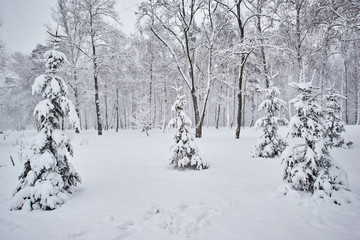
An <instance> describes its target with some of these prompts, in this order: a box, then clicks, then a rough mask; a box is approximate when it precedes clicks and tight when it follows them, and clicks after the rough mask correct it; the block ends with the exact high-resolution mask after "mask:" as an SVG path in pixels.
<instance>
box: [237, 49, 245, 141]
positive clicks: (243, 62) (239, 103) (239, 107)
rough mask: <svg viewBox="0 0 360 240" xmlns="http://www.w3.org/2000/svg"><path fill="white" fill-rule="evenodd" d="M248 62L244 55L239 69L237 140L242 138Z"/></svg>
mask: <svg viewBox="0 0 360 240" xmlns="http://www.w3.org/2000/svg"><path fill="white" fill-rule="evenodd" d="M245 62H246V58H245V56H244V55H243V56H242V58H241V66H240V69H239V93H238V95H237V97H238V114H237V118H236V123H237V126H236V131H235V138H236V139H239V138H240V128H241V119H242V106H243V105H242V104H243V102H242V98H243V95H242V94H243V92H242V82H243V70H244V65H245Z"/></svg>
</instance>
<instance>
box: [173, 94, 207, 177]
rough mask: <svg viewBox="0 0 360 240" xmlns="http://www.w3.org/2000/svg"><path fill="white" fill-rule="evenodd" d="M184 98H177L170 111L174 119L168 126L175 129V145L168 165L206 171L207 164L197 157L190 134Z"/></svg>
mask: <svg viewBox="0 0 360 240" xmlns="http://www.w3.org/2000/svg"><path fill="white" fill-rule="evenodd" d="M184 98H185V96H178V97H177V100H176V101H175V103H174V105H173V106H172V108H171V110H172V111H173V112H174V113H175V115H176V117H175V118H173V119H171V120H170V122H169V125H170V126H172V127H174V128H176V130H177V131H176V133H175V135H174V140H175V143H174V145H172V146H171V148H170V151H171V157H170V164H171V165H173V166H174V167H176V168H192V169H198V170H201V169H206V168H208V167H209V164H208V163H207V162H206V161H204V160H203V159H202V158H201V157H200V156H199V150H198V148H197V146H196V144H195V141H194V136H193V135H192V134H191V133H190V126H191V120H190V118H189V117H188V116H187V115H186V113H185V112H184V108H185V105H186V101H185V99H184Z"/></svg>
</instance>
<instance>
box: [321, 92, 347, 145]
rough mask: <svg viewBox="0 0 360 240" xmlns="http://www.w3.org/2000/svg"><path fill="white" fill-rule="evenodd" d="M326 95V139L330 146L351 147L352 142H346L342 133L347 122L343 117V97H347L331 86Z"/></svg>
mask: <svg viewBox="0 0 360 240" xmlns="http://www.w3.org/2000/svg"><path fill="white" fill-rule="evenodd" d="M327 90H328V93H327V94H326V95H325V96H324V97H325V101H326V108H325V110H324V117H325V123H326V125H325V127H326V141H327V143H328V145H329V146H330V147H350V146H351V145H352V142H347V143H346V142H345V140H344V138H343V136H342V134H343V133H344V132H345V124H344V121H343V120H342V118H341V106H340V103H339V102H340V100H341V98H345V97H343V96H342V95H340V94H339V92H338V91H337V90H336V89H334V87H331V88H329V89H327Z"/></svg>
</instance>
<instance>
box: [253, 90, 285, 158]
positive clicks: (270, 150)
mask: <svg viewBox="0 0 360 240" xmlns="http://www.w3.org/2000/svg"><path fill="white" fill-rule="evenodd" d="M260 91H261V92H264V93H265V100H264V101H263V102H262V103H260V105H259V107H258V111H261V110H263V111H264V112H265V116H264V117H262V118H260V119H258V120H257V121H256V123H255V127H256V128H260V129H261V130H262V132H263V134H262V136H261V137H260V139H259V141H258V142H257V143H256V145H255V150H254V151H253V152H252V154H251V156H252V157H264V158H272V157H275V156H280V155H281V153H282V152H283V151H284V149H285V147H286V142H285V141H284V140H283V139H282V138H281V137H280V136H279V135H278V133H277V132H278V128H279V126H285V125H286V124H287V120H286V119H285V118H280V117H276V115H278V113H279V111H280V110H281V109H282V108H285V105H286V103H285V102H284V101H283V100H281V99H279V98H278V97H277V96H279V95H280V91H279V89H278V88H277V87H275V86H271V87H269V88H265V89H261V90H260Z"/></svg>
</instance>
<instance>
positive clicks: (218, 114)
mask: <svg viewBox="0 0 360 240" xmlns="http://www.w3.org/2000/svg"><path fill="white" fill-rule="evenodd" d="M219 119H220V103H218V106H217V113H216V126H215V128H216V129H219Z"/></svg>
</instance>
